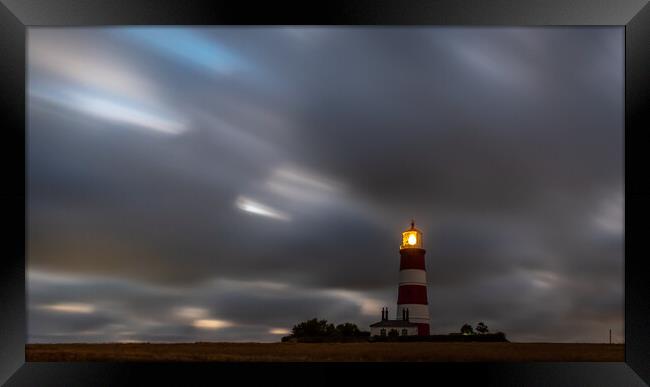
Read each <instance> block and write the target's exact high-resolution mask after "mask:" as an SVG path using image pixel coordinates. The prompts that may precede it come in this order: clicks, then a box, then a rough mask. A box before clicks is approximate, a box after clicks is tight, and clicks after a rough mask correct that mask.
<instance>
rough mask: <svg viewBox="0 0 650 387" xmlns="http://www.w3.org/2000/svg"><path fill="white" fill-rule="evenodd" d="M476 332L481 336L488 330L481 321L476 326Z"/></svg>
mask: <svg viewBox="0 0 650 387" xmlns="http://www.w3.org/2000/svg"><path fill="white" fill-rule="evenodd" d="M476 331H477V332H478V333H480V334H482V335H484V334H486V333H488V332H489V331H490V330H489V329H488V327H487V325H485V323H483V321H481V322H479V323H478V324H476Z"/></svg>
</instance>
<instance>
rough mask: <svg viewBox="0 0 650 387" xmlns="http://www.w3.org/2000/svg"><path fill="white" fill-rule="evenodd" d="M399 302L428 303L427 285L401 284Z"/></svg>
mask: <svg viewBox="0 0 650 387" xmlns="http://www.w3.org/2000/svg"><path fill="white" fill-rule="evenodd" d="M397 304H398V305H400V304H422V305H427V287H426V286H424V285H400V287H399V292H398V294H397Z"/></svg>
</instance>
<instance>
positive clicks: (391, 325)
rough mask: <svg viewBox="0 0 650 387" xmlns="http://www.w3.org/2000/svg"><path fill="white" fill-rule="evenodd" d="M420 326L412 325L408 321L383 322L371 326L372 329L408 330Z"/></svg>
mask: <svg viewBox="0 0 650 387" xmlns="http://www.w3.org/2000/svg"><path fill="white" fill-rule="evenodd" d="M417 326H418V324H416V323H412V322H409V321H406V320H383V321H379V322H376V323H374V324H370V328H376V327H386V328H408V327H417Z"/></svg>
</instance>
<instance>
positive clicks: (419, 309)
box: [397, 304, 429, 323]
mask: <svg viewBox="0 0 650 387" xmlns="http://www.w3.org/2000/svg"><path fill="white" fill-rule="evenodd" d="M402 309H408V311H409V321H411V322H416V323H428V322H429V305H421V304H402V305H398V306H397V319H398V320H401V319H402Z"/></svg>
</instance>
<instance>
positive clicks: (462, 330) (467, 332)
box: [460, 324, 474, 335]
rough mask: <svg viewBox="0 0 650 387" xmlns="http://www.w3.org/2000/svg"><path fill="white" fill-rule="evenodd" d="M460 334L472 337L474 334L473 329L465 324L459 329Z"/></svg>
mask: <svg viewBox="0 0 650 387" xmlns="http://www.w3.org/2000/svg"><path fill="white" fill-rule="evenodd" d="M460 333H462V334H464V335H473V334H474V328H472V326H471V325H469V324H465V325H463V326H462V327H461V328H460Z"/></svg>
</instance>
